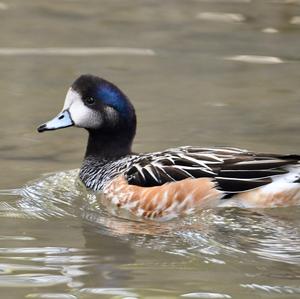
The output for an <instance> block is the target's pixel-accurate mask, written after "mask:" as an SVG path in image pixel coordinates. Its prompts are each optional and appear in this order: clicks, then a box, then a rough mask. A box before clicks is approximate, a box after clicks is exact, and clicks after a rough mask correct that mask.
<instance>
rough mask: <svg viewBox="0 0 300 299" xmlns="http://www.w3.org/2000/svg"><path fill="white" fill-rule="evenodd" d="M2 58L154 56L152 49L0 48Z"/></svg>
mask: <svg viewBox="0 0 300 299" xmlns="http://www.w3.org/2000/svg"><path fill="white" fill-rule="evenodd" d="M0 55H2V56H28V55H30V56H31V55H46V56H98V55H136V56H154V55H156V53H155V51H154V50H152V49H140V48H118V47H101V48H99V47H98V48H0Z"/></svg>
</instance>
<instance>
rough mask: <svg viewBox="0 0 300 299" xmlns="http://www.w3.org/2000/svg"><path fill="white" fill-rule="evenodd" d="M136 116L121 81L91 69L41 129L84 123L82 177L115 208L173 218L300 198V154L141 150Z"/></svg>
mask: <svg viewBox="0 0 300 299" xmlns="http://www.w3.org/2000/svg"><path fill="white" fill-rule="evenodd" d="M136 124H137V121H136V113H135V109H134V106H133V104H132V103H131V101H130V100H129V98H128V97H127V96H126V95H125V93H124V92H123V91H121V89H119V88H118V87H117V86H116V85H115V84H113V83H111V82H109V81H107V80H105V79H103V78H100V77H98V76H95V75H90V74H84V75H81V76H79V77H78V78H77V79H76V80H75V81H74V82H73V83H72V85H71V87H70V88H69V90H68V91H67V94H66V97H65V102H64V106H63V109H62V111H61V112H60V113H59V114H58V115H57V116H56V117H55V118H53V119H52V120H50V121H48V122H46V123H44V124H42V125H40V126H39V127H38V129H37V130H38V132H45V131H51V130H57V129H62V128H67V127H71V126H75V127H79V128H84V129H85V130H86V131H87V132H88V141H87V147H86V151H85V155H84V160H83V163H82V166H81V168H80V171H79V179H80V181H81V182H82V183H83V184H84V186H85V187H86V188H87V189H88V190H92V191H95V192H99V193H101V194H103V195H104V196H105V198H106V200H107V201H108V202H109V203H110V204H111V205H112V206H113V207H114V209H116V210H118V209H123V210H126V211H128V212H129V213H130V214H132V215H134V216H135V217H138V218H143V219H150V220H153V219H158V220H169V219H173V218H176V217H180V216H183V215H187V214H190V213H195V211H199V210H204V209H210V208H216V207H224V206H225V207H226V206H234V207H239V208H272V207H282V206H292V205H298V204H299V202H300V155H297V154H264V153H255V152H252V151H248V150H245V149H239V148H234V147H200V146H181V147H177V148H170V149H166V150H163V151H158V152H152V153H135V152H133V151H132V144H133V140H134V137H135V133H136Z"/></svg>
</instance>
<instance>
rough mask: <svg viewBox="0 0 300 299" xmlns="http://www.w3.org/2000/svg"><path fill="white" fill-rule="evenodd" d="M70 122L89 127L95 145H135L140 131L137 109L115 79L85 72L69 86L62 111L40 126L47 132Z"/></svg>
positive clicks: (39, 130) (66, 125) (87, 128)
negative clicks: (137, 128) (135, 138)
mask: <svg viewBox="0 0 300 299" xmlns="http://www.w3.org/2000/svg"><path fill="white" fill-rule="evenodd" d="M70 126H75V127H80V128H84V129H86V130H88V131H89V133H90V140H89V143H90V144H92V143H93V144H94V145H93V146H92V145H91V146H92V147H97V145H99V146H100V145H101V146H100V148H103V144H104V143H106V145H108V144H115V145H116V146H121V147H128V146H129V147H131V143H132V140H133V138H134V135H135V131H136V116H135V110H134V107H133V105H132V104H131V103H130V101H129V99H128V98H127V96H126V95H125V94H124V93H123V92H122V91H121V90H120V89H119V88H118V87H117V86H115V85H114V84H113V83H111V82H109V81H107V80H104V79H102V78H99V77H97V76H93V75H81V76H80V77H79V78H77V79H76V80H75V81H74V83H73V84H72V85H71V87H70V88H69V90H68V92H67V95H66V98H65V103H64V107H63V109H62V111H61V112H60V113H59V114H58V115H57V116H56V117H55V118H53V119H52V120H50V121H48V122H46V123H44V124H42V125H40V126H39V127H38V129H37V130H38V132H45V131H50V130H57V129H62V128H66V127H70ZM100 148H99V149H98V150H100ZM94 151H97V149H94Z"/></svg>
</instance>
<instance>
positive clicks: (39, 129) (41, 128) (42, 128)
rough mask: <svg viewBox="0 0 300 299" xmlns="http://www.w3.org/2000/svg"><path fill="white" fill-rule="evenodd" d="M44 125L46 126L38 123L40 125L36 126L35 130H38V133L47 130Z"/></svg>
mask: <svg viewBox="0 0 300 299" xmlns="http://www.w3.org/2000/svg"><path fill="white" fill-rule="evenodd" d="M46 127H47V126H46V124H42V125H40V126H39V127H38V128H37V131H38V132H39V133H42V132H45V131H46V130H47V128H46Z"/></svg>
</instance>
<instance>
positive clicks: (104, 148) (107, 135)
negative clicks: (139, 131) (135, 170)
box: [84, 130, 133, 162]
mask: <svg viewBox="0 0 300 299" xmlns="http://www.w3.org/2000/svg"><path fill="white" fill-rule="evenodd" d="M88 132H89V137H88V143H87V148H86V152H85V157H84V158H85V160H86V159H92V160H97V161H99V162H101V161H103V162H107V161H112V160H117V159H119V158H121V157H124V156H127V155H129V154H131V153H132V151H131V147H132V141H133V138H131V137H130V136H127V135H123V134H113V133H112V132H103V131H99V130H89V131H88Z"/></svg>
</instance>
